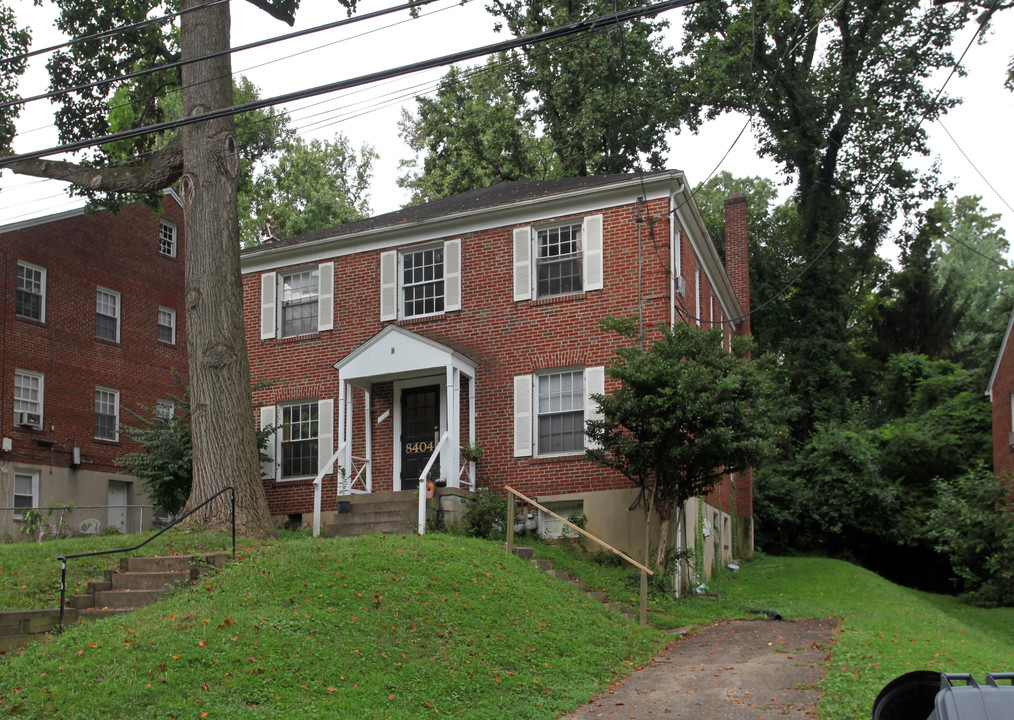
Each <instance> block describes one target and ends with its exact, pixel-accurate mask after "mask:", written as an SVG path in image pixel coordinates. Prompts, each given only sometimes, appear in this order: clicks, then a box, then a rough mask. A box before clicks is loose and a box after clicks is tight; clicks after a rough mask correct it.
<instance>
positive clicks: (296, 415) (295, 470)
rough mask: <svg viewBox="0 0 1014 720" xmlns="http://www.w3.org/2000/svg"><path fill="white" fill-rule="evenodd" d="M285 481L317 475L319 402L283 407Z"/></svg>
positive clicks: (283, 476) (282, 447)
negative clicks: (286, 479)
mask: <svg viewBox="0 0 1014 720" xmlns="http://www.w3.org/2000/svg"><path fill="white" fill-rule="evenodd" d="M281 410H282V428H281V432H282V442H281V451H282V457H281V466H282V478H283V479H285V478H295V477H305V476H312V475H316V474H317V440H318V435H319V432H320V425H319V422H318V415H317V412H318V410H317V403H316V402H303V403H296V404H293V405H283V406H282V408H281Z"/></svg>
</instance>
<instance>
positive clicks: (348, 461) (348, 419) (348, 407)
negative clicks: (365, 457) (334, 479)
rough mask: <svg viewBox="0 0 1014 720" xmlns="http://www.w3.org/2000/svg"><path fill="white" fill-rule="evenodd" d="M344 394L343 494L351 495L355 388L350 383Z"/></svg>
mask: <svg viewBox="0 0 1014 720" xmlns="http://www.w3.org/2000/svg"><path fill="white" fill-rule="evenodd" d="M345 392H346V397H345V413H346V416H345V440H346V444H345V461H344V463H343V465H344V466H345V493H346V494H351V493H352V473H353V472H355V471H354V470H353V467H354V463H353V462H352V436H353V435H355V432H354V428H353V426H352V418H353V413H352V410H353V406H354V405H355V398H354V397H353V394H354V392H355V386H354V385H352V383H349V386H348V388H347V390H346V391H345Z"/></svg>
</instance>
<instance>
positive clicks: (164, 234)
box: [158, 220, 178, 258]
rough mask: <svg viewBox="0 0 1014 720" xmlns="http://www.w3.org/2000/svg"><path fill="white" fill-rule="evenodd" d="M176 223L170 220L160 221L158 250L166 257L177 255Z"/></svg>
mask: <svg viewBox="0 0 1014 720" xmlns="http://www.w3.org/2000/svg"><path fill="white" fill-rule="evenodd" d="M177 237H178V233H177V230H176V225H175V224H174V223H171V222H169V221H168V220H159V221H158V251H159V253H161V254H162V255H165V256H166V257H171V258H174V257H176V238H177Z"/></svg>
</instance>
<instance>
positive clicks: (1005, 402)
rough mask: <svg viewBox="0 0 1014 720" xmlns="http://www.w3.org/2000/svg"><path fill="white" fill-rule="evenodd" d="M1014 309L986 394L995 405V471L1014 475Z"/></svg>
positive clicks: (999, 473)
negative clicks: (1013, 330)
mask: <svg viewBox="0 0 1014 720" xmlns="http://www.w3.org/2000/svg"><path fill="white" fill-rule="evenodd" d="M1012 328H1014V312H1012V313H1011V317H1010V320H1009V321H1008V322H1007V332H1006V333H1004V336H1003V342H1002V343H1001V344H1000V352H999V353H997V357H996V363H995V364H994V365H993V374H992V375H991V376H990V378H989V385H988V387H987V388H986V395H988V396H989V401H990V403H991V404H992V406H993V472H994V473H995V474H996V475H997V477H1002V476H1007V477H1010V476H1012V475H1014V338H1012V337H1011V332H1012Z"/></svg>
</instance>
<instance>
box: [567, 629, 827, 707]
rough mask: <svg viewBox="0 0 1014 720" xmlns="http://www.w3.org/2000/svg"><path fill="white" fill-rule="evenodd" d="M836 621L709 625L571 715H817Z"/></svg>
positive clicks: (669, 648) (672, 645) (671, 645)
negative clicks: (818, 688)
mask: <svg viewBox="0 0 1014 720" xmlns="http://www.w3.org/2000/svg"><path fill="white" fill-rule="evenodd" d="M836 625H837V623H835V622H833V621H831V620H800V621H795V622H781V621H777V620H752V621H740V622H723V623H717V624H715V625H711V626H709V627H706V628H702V629H701V630H699V631H697V632H694V633H692V634H690V635H687V636H686V637H684V638H682V639H680V640H677V641H676V642H673V643H672V644H670V645H669V646H668V647H666V649H665V650H664V651H663V652H662V653H661V654H660V655H658V656H657V657H656V658H654V659H653V660H652V661H651V663H650V664H649V665H648V666H647V667H645V668H642V669H641V670H638V671H637V672H635V673H634V674H632V675H630V676H629V677H628V678H626V680H624V681H623V682H622V683H620V684H617V685H615V686H613V687H612V688H610V689H609V690H608V691H607V692H604V693H601V694H600V695H598V696H596V697H595V699H594V700H592V701H591V702H589V703H588V704H586V705H584V706H582V707H580V708H578V709H577V710H575V711H574V712H573V713H571V714H570V715H567V716H565V717H566V718H569V719H572V720H588V719H589V718H638V720H644V719H646V718H665V719H666V720H683V719H684V718H686V720H691V719H693V720H746V719H747V718H750V719H752V720H756V719H757V718H762V719H763V718H771V719H773V718H782V719H783V720H784V718H793V717H796V718H803V717H808V716H809V717H812V716H813V715H814V714H815V710H816V705H817V700H818V693H817V691H816V689H815V688H814V686H815V685H816V683H817V681H818V680H820V677H821V672H822V671H821V665H822V664H823V662H824V661H825V659H826V658H827V655H828V653H829V652H830V649H831V644H832V641H833V633H834V629H835V627H836Z"/></svg>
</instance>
